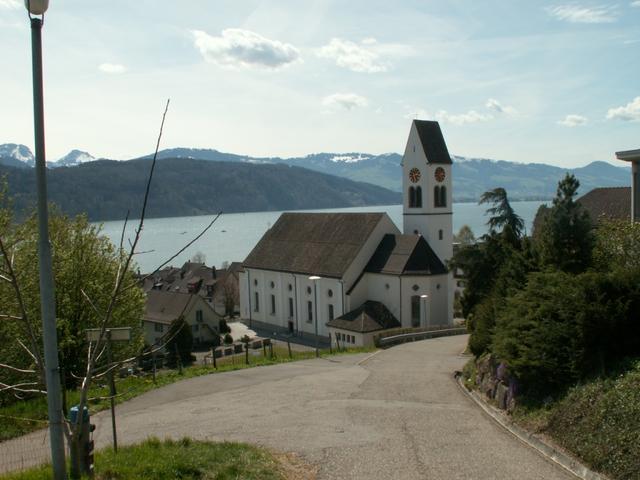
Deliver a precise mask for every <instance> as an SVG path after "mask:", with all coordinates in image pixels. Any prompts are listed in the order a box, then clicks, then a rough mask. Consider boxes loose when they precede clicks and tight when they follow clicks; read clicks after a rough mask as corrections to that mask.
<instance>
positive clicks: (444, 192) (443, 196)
mask: <svg viewBox="0 0 640 480" xmlns="http://www.w3.org/2000/svg"><path fill="white" fill-rule="evenodd" d="M440 206H441V207H446V206H447V187H445V186H444V185H443V186H442V187H440Z"/></svg>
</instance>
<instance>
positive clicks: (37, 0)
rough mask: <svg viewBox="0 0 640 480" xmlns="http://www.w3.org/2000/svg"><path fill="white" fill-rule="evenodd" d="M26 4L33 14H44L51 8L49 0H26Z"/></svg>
mask: <svg viewBox="0 0 640 480" xmlns="http://www.w3.org/2000/svg"><path fill="white" fill-rule="evenodd" d="M24 6H25V7H26V8H27V10H29V13H30V14H31V15H44V12H46V11H47V8H49V0H24Z"/></svg>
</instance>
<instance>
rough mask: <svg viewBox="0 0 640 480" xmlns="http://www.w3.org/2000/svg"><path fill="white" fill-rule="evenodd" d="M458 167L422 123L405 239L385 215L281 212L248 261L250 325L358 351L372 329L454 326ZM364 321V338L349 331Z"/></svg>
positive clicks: (410, 167)
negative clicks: (341, 340) (342, 339)
mask: <svg viewBox="0 0 640 480" xmlns="http://www.w3.org/2000/svg"><path fill="white" fill-rule="evenodd" d="M451 166H452V162H451V157H450V155H449V152H448V150H447V146H446V144H445V141H444V137H443V136H442V131H441V130H440V126H439V124H438V123H437V122H430V121H420V120H414V121H413V123H412V124H411V129H410V132H409V138H408V141H407V145H406V148H405V153H404V156H403V160H402V176H403V192H404V194H403V226H402V227H403V229H402V232H401V231H400V229H399V228H398V227H397V226H396V225H395V224H394V223H393V222H392V221H391V219H390V218H389V217H388V216H387V214H386V213H283V214H282V215H281V216H280V218H279V219H278V220H277V222H276V223H275V224H274V225H273V226H272V227H271V228H270V229H269V230H268V231H267V232H266V233H265V234H264V236H263V237H262V239H261V240H260V241H259V242H258V244H257V245H256V246H255V247H254V249H253V250H252V251H251V253H249V255H248V256H247V258H246V259H245V261H244V262H243V271H241V272H240V273H239V282H240V314H241V317H242V319H243V320H244V321H245V322H247V323H249V325H250V326H257V327H264V328H270V329H273V330H275V331H281V332H288V333H289V334H292V335H302V336H306V337H314V336H318V337H320V339H322V340H324V341H327V340H328V339H329V335H330V334H331V335H332V338H333V339H334V340H335V334H336V333H339V334H340V335H341V336H342V335H343V334H345V335H348V336H349V340H351V336H353V337H354V339H353V340H354V342H356V343H355V344H358V342H366V341H368V339H370V338H371V335H370V334H371V332H373V331H376V330H372V328H373V329H376V328H378V329H385V328H389V325H394V326H403V327H429V326H444V325H451V324H452V318H453V303H452V299H453V293H452V289H453V279H452V276H451V275H450V273H449V272H448V270H447V268H446V262H447V261H448V260H449V259H450V258H451V256H452V237H453V233H452V206H451V199H452V179H451ZM371 302H373V303H371ZM387 313H388V314H389V315H387ZM363 315H364V317H363ZM358 318H361V319H366V321H364V320H363V321H361V322H360V323H359V325H360V326H358V327H357V329H358V330H353V328H356V327H353V328H352V329H351V330H349V329H348V328H345V327H346V326H348V325H352V326H354V325H357V324H358V321H357V320H356V319H358ZM391 318H393V319H394V320H395V321H391V320H390V319H391ZM353 322H355V323H353ZM375 325H378V327H376V326H375ZM346 332H351V333H346ZM351 343H353V342H351Z"/></svg>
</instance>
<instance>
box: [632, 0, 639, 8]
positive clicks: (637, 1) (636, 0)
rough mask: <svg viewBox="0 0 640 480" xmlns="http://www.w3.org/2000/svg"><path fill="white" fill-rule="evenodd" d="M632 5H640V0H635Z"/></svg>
mask: <svg viewBox="0 0 640 480" xmlns="http://www.w3.org/2000/svg"><path fill="white" fill-rule="evenodd" d="M631 6H632V7H640V0H635V1H633V2H631Z"/></svg>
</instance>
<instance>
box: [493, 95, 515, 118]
mask: <svg viewBox="0 0 640 480" xmlns="http://www.w3.org/2000/svg"><path fill="white" fill-rule="evenodd" d="M485 107H487V108H488V109H489V110H492V111H494V112H496V113H501V114H505V115H509V116H513V115H516V114H517V113H518V111H517V110H516V109H515V108H513V107H511V106H509V105H502V104H501V103H500V102H499V101H498V100H496V99H495V98H490V99H489V100H487V103H485Z"/></svg>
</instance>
